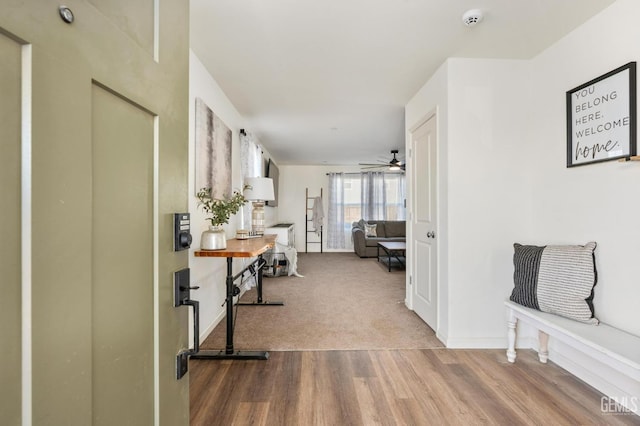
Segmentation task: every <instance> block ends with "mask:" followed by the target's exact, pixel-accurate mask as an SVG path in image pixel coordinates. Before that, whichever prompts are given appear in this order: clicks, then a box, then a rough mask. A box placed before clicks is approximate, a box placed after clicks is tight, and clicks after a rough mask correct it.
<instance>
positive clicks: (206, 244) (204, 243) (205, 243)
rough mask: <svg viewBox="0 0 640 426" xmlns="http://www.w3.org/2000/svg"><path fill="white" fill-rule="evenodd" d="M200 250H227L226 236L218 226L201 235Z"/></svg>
mask: <svg viewBox="0 0 640 426" xmlns="http://www.w3.org/2000/svg"><path fill="white" fill-rule="evenodd" d="M200 248H201V249H202V250H223V249H226V248H227V235H226V234H225V232H224V229H222V228H221V227H219V226H210V227H209V230H207V231H204V232H203V233H202V237H201V238H200Z"/></svg>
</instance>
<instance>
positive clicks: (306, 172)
mask: <svg viewBox="0 0 640 426" xmlns="http://www.w3.org/2000/svg"><path fill="white" fill-rule="evenodd" d="M279 169H280V201H279V202H278V209H279V211H278V220H279V222H282V223H293V224H295V231H296V250H298V252H300V253H304V251H305V244H304V242H305V232H304V229H305V201H306V200H305V188H308V189H309V196H310V197H315V196H319V195H320V188H322V189H323V207H324V214H325V221H324V225H325V230H324V236H323V247H324V250H325V251H338V250H327V238H326V237H327V233H326V232H327V231H326V225H327V219H326V217H327V208H328V201H327V200H328V198H327V197H328V190H329V176H327V173H330V172H336V173H339V172H343V173H350V172H354V173H359V172H360V171H361V170H360V168H359V167H358V166H328V165H327V166H310V165H283V166H279ZM311 206H312V204H311V203H310V204H309V207H311ZM309 219H311V212H309ZM309 225H310V226H309V228H310V229H312V228H313V227H312V226H311V224H309ZM309 241H319V238H318V237H317V236H316V235H315V234H309ZM317 251H320V245H319V244H309V252H317ZM350 251H352V250H350ZM301 273H303V271H301ZM303 274H304V273H303Z"/></svg>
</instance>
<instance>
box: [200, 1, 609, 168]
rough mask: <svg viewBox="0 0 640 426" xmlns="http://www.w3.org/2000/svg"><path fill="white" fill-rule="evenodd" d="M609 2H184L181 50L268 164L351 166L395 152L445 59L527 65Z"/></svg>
mask: <svg viewBox="0 0 640 426" xmlns="http://www.w3.org/2000/svg"><path fill="white" fill-rule="evenodd" d="M613 2H614V0H526V1H525V0H320V1H319V0H191V48H192V49H193V51H194V52H195V54H196V55H197V56H198V57H199V58H200V60H201V61H202V62H203V63H204V65H205V66H206V67H207V69H208V70H209V72H210V73H211V75H212V76H213V78H214V79H215V80H216V81H217V83H218V84H219V85H220V86H221V88H222V89H223V90H224V92H225V94H226V95H227V97H228V98H229V99H230V101H231V102H232V103H233V105H234V106H235V107H236V108H237V110H238V111H239V112H240V114H242V115H243V116H244V117H245V118H246V120H247V121H246V123H247V125H246V128H247V130H248V131H251V132H252V133H254V134H255V135H256V136H257V137H258V138H259V139H260V141H261V142H262V144H263V145H264V146H265V147H266V148H267V149H268V150H269V152H271V154H272V155H273V157H274V158H275V160H276V162H277V163H279V164H356V163H358V162H359V161H364V162H371V161H376V160H380V159H386V160H388V159H390V158H391V155H390V154H389V151H390V150H391V149H394V148H397V149H400V151H401V154H402V151H403V148H404V105H405V104H406V103H407V102H408V101H409V100H410V99H411V97H412V96H413V95H414V94H415V93H416V91H417V90H418V89H419V88H420V87H422V85H424V83H426V82H427V80H428V79H429V77H430V76H431V75H432V74H433V72H434V71H435V70H436V69H437V68H438V67H439V66H440V65H441V64H442V63H443V62H444V60H445V59H446V58H448V57H483V58H517V59H522V58H531V57H533V56H535V55H536V54H538V53H539V52H541V51H542V50H544V49H545V48H546V47H548V46H550V45H551V44H553V42H555V41H556V40H558V39H559V38H561V37H562V36H564V35H565V34H567V33H569V32H570V31H571V30H572V29H574V28H576V27H577V26H579V25H580V24H582V23H583V22H585V21H586V20H587V19H588V18H590V17H591V16H593V15H595V14H596V13H598V12H599V11H601V10H602V9H604V8H605V7H607V6H608V5H610V4H611V3H613ZM469 9H481V10H482V11H483V12H484V19H483V21H482V22H481V23H480V24H479V25H477V26H475V27H467V26H465V25H464V24H463V23H462V15H463V13H464V12H465V11H467V10H469ZM585 48H588V45H585Z"/></svg>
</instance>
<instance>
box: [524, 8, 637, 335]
mask: <svg viewBox="0 0 640 426" xmlns="http://www.w3.org/2000/svg"><path fill="white" fill-rule="evenodd" d="M638 16H640V2H638V1H637V0H618V1H617V2H616V3H614V4H613V5H612V6H610V7H609V8H607V9H606V10H605V11H603V12H602V13H600V14H599V15H598V16H596V17H594V18H593V19H591V20H590V21H589V22H587V23H586V24H585V25H583V26H582V27H580V28H578V29H577V30H576V31H574V32H572V33H571V34H569V35H568V36H567V37H565V38H564V39H562V40H561V41H559V42H558V43H556V44H555V45H553V46H552V47H550V48H549V49H547V50H546V51H544V52H543V53H542V54H540V55H539V56H538V57H536V58H535V59H534V60H533V61H532V64H531V70H532V73H531V74H532V76H533V87H534V90H533V94H534V96H533V97H532V98H531V102H532V107H533V111H534V114H533V115H532V117H531V121H532V125H531V126H530V129H529V131H530V134H531V138H530V143H531V145H532V148H533V149H532V150H531V155H532V158H533V160H534V162H535V163H536V164H537V165H538V166H537V167H536V170H535V178H534V180H533V183H534V186H533V191H534V192H533V199H534V205H535V206H536V215H535V217H534V222H533V232H534V234H533V235H535V237H536V241H534V242H539V243H544V242H553V243H585V242H587V241H597V243H598V247H597V249H596V266H597V269H598V284H597V285H596V289H595V300H594V305H595V310H596V315H597V316H598V317H599V318H600V319H601V320H602V321H603V322H606V323H609V324H611V325H613V326H615V327H618V328H621V329H623V330H626V331H628V332H630V333H632V334H635V335H640V321H639V320H638V300H640V285H638V278H637V275H636V270H637V267H636V265H637V262H638V260H639V259H640V229H639V228H638V221H639V219H640V197H638V195H640V163H638V162H628V163H619V162H617V161H609V162H605V163H600V164H592V165H585V166H580V167H574V168H570V169H568V168H566V165H565V162H566V133H565V132H566V120H565V114H566V113H565V100H564V93H565V92H566V91H567V90H571V89H573V88H574V87H576V86H579V85H581V84H583V83H586V82H587V81H589V80H591V79H593V78H595V77H598V76H600V75H602V74H604V73H606V72H608V71H611V70H613V69H615V68H617V67H619V66H621V65H624V64H626V63H627V62H630V61H638V60H639V59H640V44H638V40H640V26H638V22H637V18H638Z"/></svg>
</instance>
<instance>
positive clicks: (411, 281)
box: [409, 275, 413, 285]
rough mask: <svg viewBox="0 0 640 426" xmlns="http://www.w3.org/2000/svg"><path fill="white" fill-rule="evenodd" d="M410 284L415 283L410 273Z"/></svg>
mask: <svg viewBox="0 0 640 426" xmlns="http://www.w3.org/2000/svg"><path fill="white" fill-rule="evenodd" d="M409 285H413V277H412V276H411V275H409Z"/></svg>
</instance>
